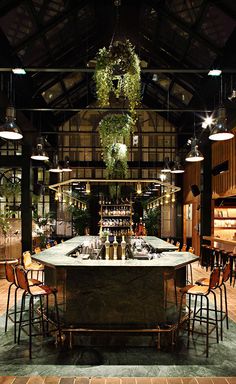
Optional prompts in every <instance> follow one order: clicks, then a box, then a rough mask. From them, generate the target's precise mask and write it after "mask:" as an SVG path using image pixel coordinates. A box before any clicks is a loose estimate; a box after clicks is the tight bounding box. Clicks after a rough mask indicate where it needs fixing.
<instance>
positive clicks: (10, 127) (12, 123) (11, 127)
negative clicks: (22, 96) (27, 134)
mask: <svg viewBox="0 0 236 384" xmlns="http://www.w3.org/2000/svg"><path fill="white" fill-rule="evenodd" d="M5 119H6V121H5V123H4V124H3V125H1V126H0V137H2V138H3V139H8V140H20V139H22V137H23V135H22V133H21V130H20V128H19V127H18V125H17V124H16V110H15V108H14V107H13V106H9V107H8V108H7V110H6V118H5Z"/></svg>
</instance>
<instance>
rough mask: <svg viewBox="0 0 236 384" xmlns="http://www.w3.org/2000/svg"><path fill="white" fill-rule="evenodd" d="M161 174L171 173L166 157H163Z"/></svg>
mask: <svg viewBox="0 0 236 384" xmlns="http://www.w3.org/2000/svg"><path fill="white" fill-rule="evenodd" d="M161 172H163V173H168V172H171V169H170V164H169V158H168V157H165V159H164V164H163V168H162V169H161Z"/></svg>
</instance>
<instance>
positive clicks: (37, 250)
mask: <svg viewBox="0 0 236 384" xmlns="http://www.w3.org/2000/svg"><path fill="white" fill-rule="evenodd" d="M40 252H42V249H41V248H40V247H36V248H34V253H36V254H38V253H40Z"/></svg>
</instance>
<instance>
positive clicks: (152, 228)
mask: <svg viewBox="0 0 236 384" xmlns="http://www.w3.org/2000/svg"><path fill="white" fill-rule="evenodd" d="M144 223H145V226H146V229H147V234H148V235H149V236H157V233H158V229H159V227H160V224H161V210H160V209H159V208H153V209H150V210H149V211H148V212H147V214H146V216H145V217H144Z"/></svg>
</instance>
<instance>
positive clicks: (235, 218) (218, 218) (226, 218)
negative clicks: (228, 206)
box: [214, 217, 236, 220]
mask: <svg viewBox="0 0 236 384" xmlns="http://www.w3.org/2000/svg"><path fill="white" fill-rule="evenodd" d="M214 220H236V217H214Z"/></svg>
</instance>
